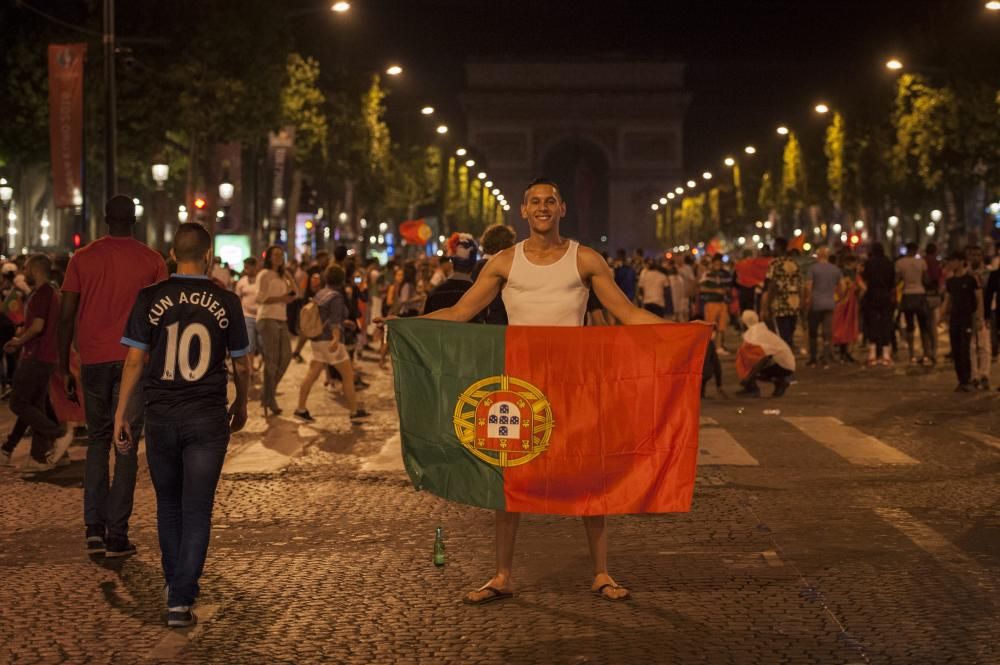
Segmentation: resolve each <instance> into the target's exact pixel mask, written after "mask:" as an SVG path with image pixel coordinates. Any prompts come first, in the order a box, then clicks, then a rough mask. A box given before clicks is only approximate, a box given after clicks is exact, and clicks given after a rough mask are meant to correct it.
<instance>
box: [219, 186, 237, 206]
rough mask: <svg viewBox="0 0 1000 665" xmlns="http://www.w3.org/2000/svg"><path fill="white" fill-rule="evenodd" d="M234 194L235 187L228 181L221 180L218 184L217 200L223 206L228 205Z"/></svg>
mask: <svg viewBox="0 0 1000 665" xmlns="http://www.w3.org/2000/svg"><path fill="white" fill-rule="evenodd" d="M235 193H236V187H235V186H233V183H231V182H229V181H228V180H223V181H222V182H220V183H219V198H220V199H222V204H223V205H229V202H230V201H232V200H233V194H235Z"/></svg>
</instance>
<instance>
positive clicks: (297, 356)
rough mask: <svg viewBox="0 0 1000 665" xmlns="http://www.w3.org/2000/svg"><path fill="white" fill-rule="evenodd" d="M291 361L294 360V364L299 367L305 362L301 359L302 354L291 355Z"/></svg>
mask: <svg viewBox="0 0 1000 665" xmlns="http://www.w3.org/2000/svg"><path fill="white" fill-rule="evenodd" d="M292 360H294V361H295V362H297V363H299V364H300V365H301V364H302V363H304V362H305V360H304V359H303V358H302V354H301V353H293V354H292Z"/></svg>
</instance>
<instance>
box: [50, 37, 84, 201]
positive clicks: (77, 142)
mask: <svg viewBox="0 0 1000 665" xmlns="http://www.w3.org/2000/svg"><path fill="white" fill-rule="evenodd" d="M86 54H87V45H86V44H49V150H50V155H51V159H52V190H53V195H54V196H53V198H54V199H55V205H56V207H57V208H68V207H71V206H73V199H74V194H76V195H77V198H78V196H79V194H80V192H81V189H82V188H83V63H84V58H85V57H86Z"/></svg>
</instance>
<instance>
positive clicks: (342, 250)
mask: <svg viewBox="0 0 1000 665" xmlns="http://www.w3.org/2000/svg"><path fill="white" fill-rule="evenodd" d="M346 258H347V247H345V246H344V245H337V246H336V247H334V248H333V260H334V261H336V262H337V263H343V261H344V259H346Z"/></svg>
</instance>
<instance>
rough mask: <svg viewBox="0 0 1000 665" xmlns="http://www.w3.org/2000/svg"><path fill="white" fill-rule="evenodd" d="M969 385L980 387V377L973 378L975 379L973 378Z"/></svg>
mask: <svg viewBox="0 0 1000 665" xmlns="http://www.w3.org/2000/svg"><path fill="white" fill-rule="evenodd" d="M969 385H970V386H972V387H973V388H978V387H979V379H973V380H972V381H971V382H970V383H969Z"/></svg>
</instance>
